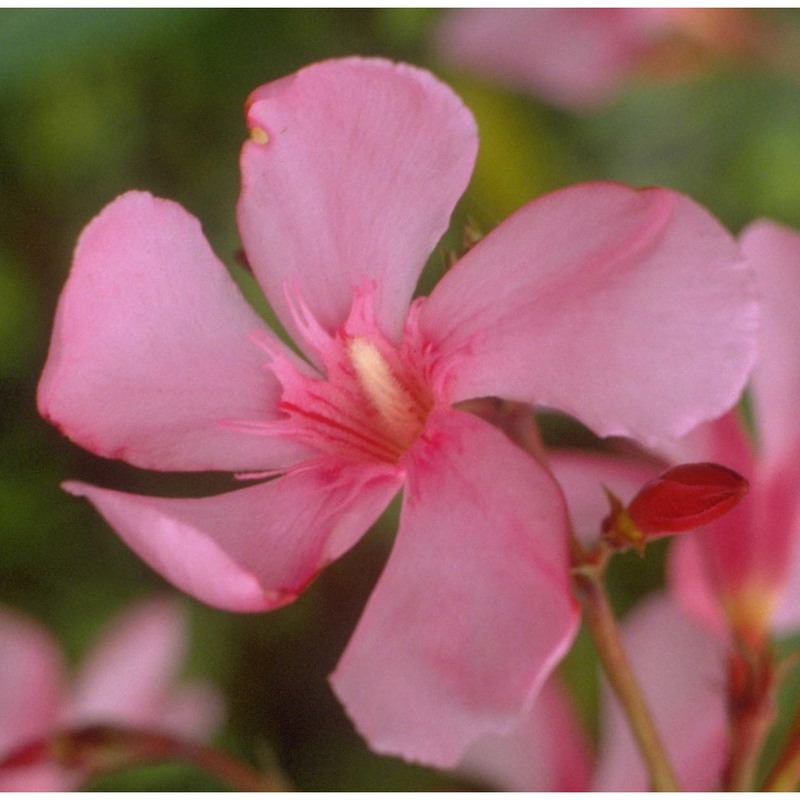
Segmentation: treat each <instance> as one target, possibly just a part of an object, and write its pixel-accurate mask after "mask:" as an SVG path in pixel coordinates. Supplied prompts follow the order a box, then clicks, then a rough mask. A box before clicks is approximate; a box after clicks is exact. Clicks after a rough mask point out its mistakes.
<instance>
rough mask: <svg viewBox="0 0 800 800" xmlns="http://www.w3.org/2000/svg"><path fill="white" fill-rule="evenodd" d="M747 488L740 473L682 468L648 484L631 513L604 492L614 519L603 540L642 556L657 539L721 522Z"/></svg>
mask: <svg viewBox="0 0 800 800" xmlns="http://www.w3.org/2000/svg"><path fill="white" fill-rule="evenodd" d="M749 488H750V484H749V483H748V482H747V481H746V480H745V479H744V478H743V477H742V476H741V475H739V473H738V472H734V471H733V470H732V469H728V468H727V467H723V466H720V465H719V464H681V465H680V466H677V467H673V468H672V469H668V470H667V471H666V472H665V473H663V474H662V475H659V477H658V478H656V479H655V480H652V481H650V483H647V484H645V485H644V486H643V487H642V488H641V489H640V490H639V492H638V494H637V495H636V497H634V498H633V500H631V502H630V504H629V505H628V506H627V507H624V506H623V505H622V503H621V502H620V501H619V499H618V498H617V497H615V496H614V495H613V494H612V493H611V492H609V491H608V489H606V494H607V495H608V499H609V503H610V504H611V513H609V515H608V516H607V517H606V518H605V519H604V520H603V538H604V539H605V541H606V542H607V543H608V544H610V545H611V546H612V547H616V548H625V547H633V548H635V549H636V550H637V551H638V552H639V554H641V553H642V552H643V550H644V546H645V544H647V542H648V541H649V540H651V539H655V538H658V536H659V535H665V534H669V533H680V532H681V531H690V530H693V529H694V528H697V527H699V526H700V525H705V524H706V523H707V522H712V521H713V520H715V519H718V518H719V517H721V516H722V515H723V514H726V513H727V512H728V511H730V510H731V509H732V508H733V507H734V506H735V505H736V504H737V503H738V502H739V501H740V500H741V499H742V498H743V497H744V496H745V495H746V494H747V491H748V489H749Z"/></svg>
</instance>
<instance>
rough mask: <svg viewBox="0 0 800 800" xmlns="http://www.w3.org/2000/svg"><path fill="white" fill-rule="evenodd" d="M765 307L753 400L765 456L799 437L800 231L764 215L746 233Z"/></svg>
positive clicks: (777, 457) (781, 452) (773, 457)
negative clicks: (799, 308) (799, 310)
mask: <svg viewBox="0 0 800 800" xmlns="http://www.w3.org/2000/svg"><path fill="white" fill-rule="evenodd" d="M741 243H742V250H743V251H744V254H745V256H746V258H747V259H748V261H749V262H750V264H751V265H752V267H753V269H754V270H755V272H756V278H757V280H758V288H759V290H760V292H761V300H762V307H763V309H764V314H763V320H762V324H761V331H760V335H759V348H760V353H759V358H758V363H757V364H756V368H755V369H754V370H753V383H752V392H753V402H754V406H755V414H756V420H757V423H758V434H759V443H760V445H761V449H762V452H763V454H764V457H765V458H766V459H767V460H768V461H770V462H773V461H781V460H782V459H783V458H785V457H786V455H787V454H788V453H789V452H790V451H791V450H793V449H794V448H796V447H797V446H798V442H800V407H799V406H798V402H797V399H798V397H800V314H798V312H797V309H798V306H800V233H798V232H797V231H794V230H791V229H790V228H786V227H783V226H782V225H778V224H776V223H774V222H768V221H766V220H760V221H758V222H754V223H753V224H751V225H749V226H748V227H747V228H746V229H745V230H744V232H743V233H742V235H741Z"/></svg>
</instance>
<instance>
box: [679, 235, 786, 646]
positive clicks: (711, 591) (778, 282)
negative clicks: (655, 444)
mask: <svg viewBox="0 0 800 800" xmlns="http://www.w3.org/2000/svg"><path fill="white" fill-rule="evenodd" d="M741 244H742V249H743V251H744V253H745V255H746V257H747V259H748V260H749V261H750V263H751V264H752V266H753V268H754V270H755V273H756V278H757V280H758V286H759V289H760V291H761V294H762V306H763V309H764V321H763V325H762V330H761V334H760V342H759V344H760V354H759V358H758V362H757V364H756V367H755V369H754V370H753V378H752V384H751V399H752V406H753V418H754V426H755V445H754V444H753V442H752V437H751V436H750V435H749V433H748V431H747V427H746V426H745V424H744V423H743V421H742V420H740V419H739V418H738V417H737V416H736V415H734V414H729V415H727V416H725V417H723V418H722V419H719V420H717V421H715V422H713V423H709V424H707V425H703V426H701V427H700V428H698V429H697V430H696V431H694V432H693V433H692V434H691V435H690V436H688V437H686V438H685V439H684V440H682V441H681V442H680V443H679V444H678V445H677V446H676V447H675V448H673V449H672V451H671V452H672V453H673V454H674V455H675V456H676V457H679V458H682V457H684V456H687V455H689V456H691V457H694V456H695V455H701V454H702V455H701V457H704V458H705V457H708V458H713V460H715V461H718V462H719V463H722V464H726V465H728V466H730V467H732V468H733V469H735V470H737V471H738V472H740V473H741V474H742V475H744V476H745V477H746V478H748V480H749V481H750V484H751V489H750V496H749V497H748V499H747V500H746V501H745V502H744V503H742V504H741V505H740V506H739V507H738V508H736V509H735V510H734V511H732V512H731V513H730V514H729V515H727V516H725V517H723V518H722V519H720V520H719V521H717V522H715V523H713V524H712V525H709V526H707V527H706V528H705V529H703V530H702V531H700V532H699V533H698V534H697V535H695V536H692V537H690V538H689V539H687V540H686V541H682V542H680V544H679V545H678V546H677V548H676V550H675V553H674V556H673V559H672V562H671V565H670V575H671V579H672V583H673V586H674V588H675V590H676V591H677V592H678V595H679V597H680V598H681V600H682V602H683V603H684V605H685V606H686V608H687V609H688V610H690V611H692V612H693V613H694V614H695V616H697V617H698V618H700V619H703V620H705V621H706V623H708V624H709V625H711V626H712V627H714V628H715V629H717V630H719V631H721V632H724V631H725V630H727V629H728V627H729V626H730V625H732V626H733V627H734V629H735V630H736V631H737V632H738V633H739V634H740V635H741V636H743V637H745V639H749V640H751V641H753V642H756V643H757V642H758V641H759V640H760V639H762V638H763V636H764V635H765V634H766V633H767V632H769V631H771V630H772V631H788V630H792V629H795V630H796V629H797V628H798V626H800V458H799V456H800V413H798V397H800V321H798V315H797V307H798V304H800V234H798V233H796V232H795V231H792V230H790V229H788V228H785V227H782V226H780V225H777V224H775V223H772V222H767V221H759V222H755V223H753V224H752V225H750V226H749V227H748V228H746V229H745V230H744V232H743V233H742V236H741Z"/></svg>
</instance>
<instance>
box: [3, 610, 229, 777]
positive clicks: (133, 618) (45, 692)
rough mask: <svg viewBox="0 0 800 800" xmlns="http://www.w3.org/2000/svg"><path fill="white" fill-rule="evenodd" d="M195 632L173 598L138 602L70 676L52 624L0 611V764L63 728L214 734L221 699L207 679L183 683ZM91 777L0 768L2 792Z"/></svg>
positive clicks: (44, 763)
mask: <svg viewBox="0 0 800 800" xmlns="http://www.w3.org/2000/svg"><path fill="white" fill-rule="evenodd" d="M187 635H188V630H187V625H186V620H185V619H184V616H183V614H182V613H181V610H180V608H179V607H178V606H177V604H175V603H174V602H173V601H170V600H165V599H155V600H148V601H144V602H140V603H137V604H136V605H134V606H132V607H131V608H129V609H127V610H126V611H125V612H123V614H121V615H120V616H118V617H117V618H116V619H114V620H112V622H111V624H110V625H109V626H108V628H107V629H106V630H105V632H104V633H103V635H102V636H101V637H100V639H98V641H97V642H96V643H95V644H94V646H93V647H92V648H91V649H90V651H89V652H88V653H87V654H86V656H85V658H84V660H83V663H82V665H81V667H80V668H79V669H78V671H77V672H76V674H75V675H74V676H72V677H71V678H70V677H68V675H67V669H66V664H65V661H64V657H63V655H62V653H61V651H60V649H59V647H58V644H57V643H56V642H55V640H54V639H53V636H52V635H51V633H50V632H49V631H48V630H47V629H46V628H45V627H43V626H42V625H40V624H39V623H38V622H35V621H34V620H32V619H30V618H28V617H26V616H24V615H23V614H20V613H19V612H17V611H12V610H11V609H8V608H6V609H0V761H2V760H3V759H4V758H6V757H7V756H10V755H11V754H12V753H14V752H15V751H17V750H18V749H20V748H23V747H25V746H26V745H29V744H33V743H35V742H36V741H38V740H40V739H42V738H43V737H47V736H48V735H51V734H54V733H56V732H58V731H61V730H64V729H66V728H75V727H78V726H84V725H93V724H100V723H102V724H112V725H115V726H121V727H138V728H148V729H151V730H156V731H161V732H166V733H173V734H176V735H179V736H185V737H190V738H197V739H203V738H207V737H208V736H210V735H211V733H212V732H213V731H214V730H215V729H216V728H217V727H219V725H220V723H221V722H222V717H223V713H224V710H223V709H224V707H223V703H222V698H221V697H220V695H219V694H218V692H217V690H216V689H215V688H214V687H213V686H211V685H210V684H208V683H205V682H201V681H184V682H181V683H179V682H178V681H177V680H176V678H177V673H178V670H179V668H180V666H181V662H182V660H183V658H184V656H185V651H186V647H187ZM85 777H86V776H85V775H83V774H82V773H81V772H80V770H79V769H70V770H68V769H66V768H65V767H62V766H60V765H59V764H56V763H54V762H51V761H48V760H32V761H31V762H30V763H26V764H24V765H20V766H15V767H10V766H7V767H0V790H1V791H41V792H46V791H69V790H71V789H74V788H76V787H77V786H78V785H79V784H80V783H81V782H82V780H84V779H85Z"/></svg>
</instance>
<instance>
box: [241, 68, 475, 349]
mask: <svg viewBox="0 0 800 800" xmlns="http://www.w3.org/2000/svg"><path fill="white" fill-rule="evenodd" d="M247 124H248V125H249V126H250V128H251V130H253V129H256V130H257V131H260V132H262V134H263V136H262V135H261V134H259V135H257V136H254V137H253V138H252V139H251V140H250V141H248V142H247V143H246V144H245V145H244V149H243V151H242V159H241V167H242V194H241V198H240V200H239V214H238V217H239V228H240V231H241V234H242V240H243V242H244V246H245V250H246V251H247V257H248V260H249V261H250V264H251V265H252V267H253V270H254V272H255V274H256V277H257V278H258V280H259V281H260V283H261V285H262V286H263V287H264V290H265V292H266V294H267V297H268V299H269V301H270V303H271V305H272V307H273V308H274V309H275V311H276V312H277V314H278V316H279V317H280V319H281V321H282V322H283V324H284V325H285V326H286V328H287V329H288V330H289V331H290V332H291V333H292V334H293V336H294V338H295V339H296V340H297V342H298V344H299V345H300V346H301V347H302V346H303V344H304V343H303V342H302V341H301V339H300V337H299V336H298V335H297V334H298V331H297V329H296V326H295V324H294V322H293V320H292V317H291V313H290V312H289V310H288V307H287V301H286V297H285V294H284V291H285V286H284V284H285V283H287V282H288V283H289V284H290V287H291V286H292V285H296V287H297V288H298V289H299V291H300V294H301V295H302V299H303V302H304V303H305V304H306V305H307V306H308V308H309V309H310V310H311V312H312V313H313V314H314V316H315V317H316V319H317V320H318V321H319V322H320V324H321V325H322V326H323V327H324V328H326V329H327V330H328V331H329V332H332V331H333V330H335V329H336V328H337V327H338V326H339V325H340V324H341V323H342V322H344V320H345V318H346V316H347V314H348V312H349V310H350V303H351V300H352V290H353V287H355V286H357V285H361V284H363V283H364V280H365V279H370V280H373V281H375V283H376V284H377V295H376V306H377V319H378V321H379V322H380V323H381V325H382V327H383V329H384V333H386V334H387V335H388V336H390V337H398V336H399V334H400V331H401V328H402V323H403V319H404V317H405V313H406V309H407V307H408V302H409V300H410V299H411V295H412V293H413V291H414V287H415V286H416V283H417V278H418V277H419V273H420V271H421V270H422V267H423V266H424V264H425V261H426V260H427V258H428V256H429V255H430V253H431V251H432V250H433V248H434V246H435V245H436V243H437V241H438V240H439V238H440V237H441V236H442V234H443V233H444V232H445V231H446V230H447V226H448V223H449V220H450V214H451V213H452V211H453V208H454V206H455V204H456V201H457V200H458V198H459V197H460V196H461V194H462V193H463V191H464V189H465V188H466V186H467V183H468V182H469V178H470V175H471V173H472V167H473V164H474V161H475V155H476V151H477V133H476V129H475V121H474V120H473V118H472V115H471V114H470V112H469V111H468V110H467V109H466V108H465V107H464V105H463V104H462V103H461V101H460V100H459V99H458V97H456V96H455V94H453V92H452V91H451V90H450V89H449V88H448V87H447V86H445V85H444V84H442V83H439V82H438V81H437V80H436V79H435V78H433V76H432V75H430V74H429V73H427V72H423V71H421V70H418V69H415V68H413V67H409V66H407V65H401V64H393V63H391V62H389V61H383V60H379V59H359V58H349V59H342V60H337V61H326V62H322V63H320V64H316V65H312V66H310V67H307V68H306V69H303V70H301V71H300V72H298V73H296V74H295V75H291V76H289V77H287V78H283V79H282V80H279V81H275V82H274V83H268V84H266V85H265V86H262V87H261V88H259V89H257V90H256V91H255V92H253V93H252V94H251V96H250V99H249V101H248V111H247ZM263 137H266V138H267V139H268V141H266V142H265V143H262V141H259V138H263ZM309 356H312V357H313V354H312V353H309Z"/></svg>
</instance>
